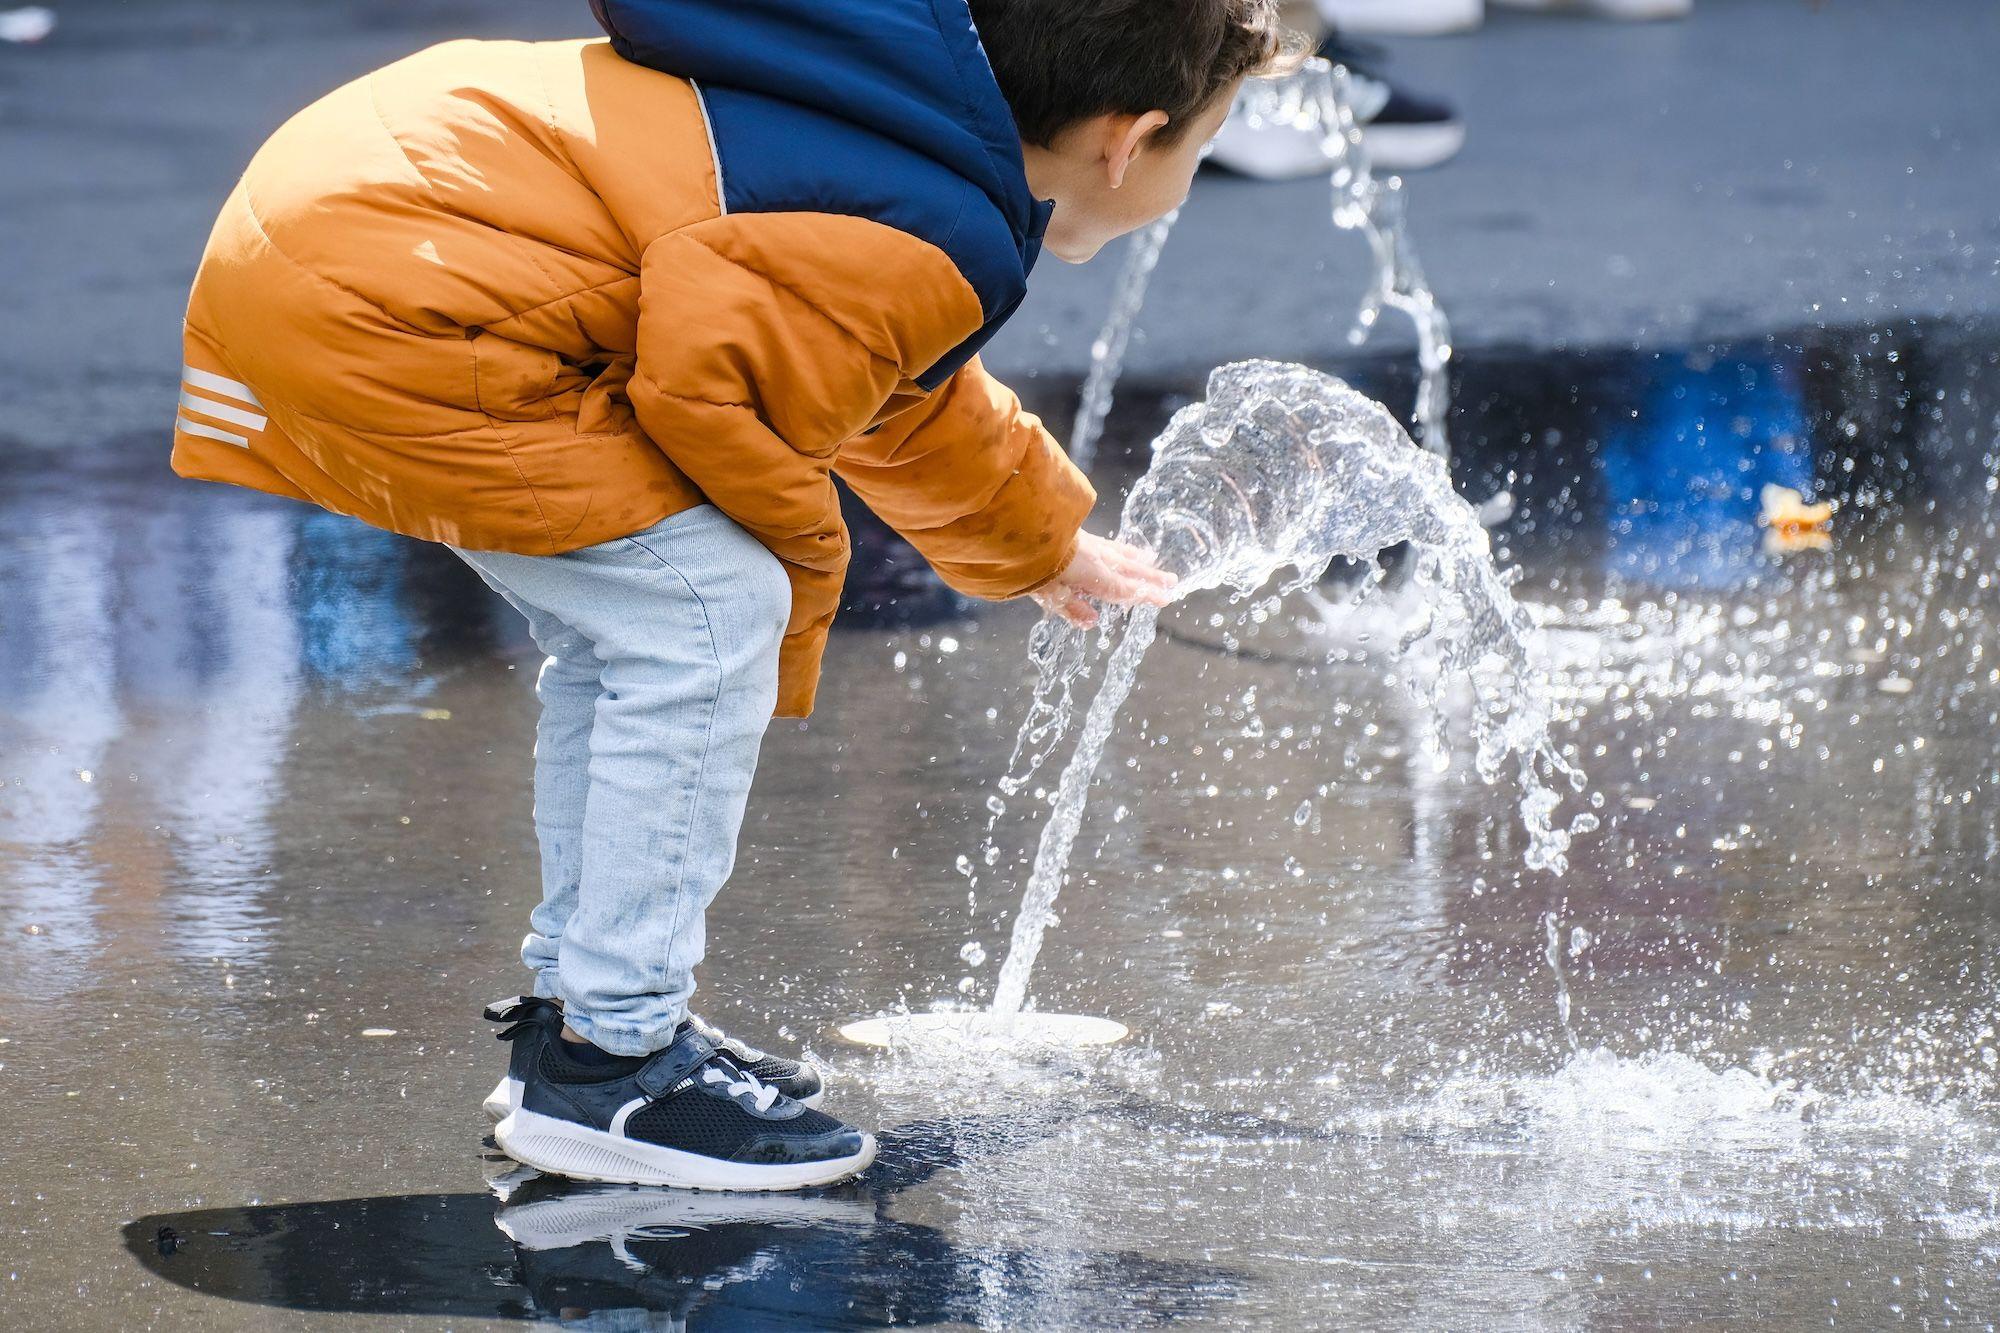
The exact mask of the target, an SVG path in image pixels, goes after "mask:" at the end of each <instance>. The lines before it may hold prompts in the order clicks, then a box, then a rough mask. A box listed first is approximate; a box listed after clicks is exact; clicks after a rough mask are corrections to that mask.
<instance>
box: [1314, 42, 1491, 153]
mask: <svg viewBox="0 0 2000 1333" xmlns="http://www.w3.org/2000/svg"><path fill="white" fill-rule="evenodd" d="M1319 54H1320V55H1321V56H1323V57H1325V58H1326V59H1327V60H1330V61H1332V62H1333V63H1334V64H1336V65H1341V66H1344V67H1345V68H1346V70H1347V95H1348V100H1349V102H1350V104H1351V105H1352V106H1353V109H1354V121H1355V124H1357V125H1359V126H1360V127H1361V146H1362V148H1364V149H1365V150H1367V153H1368V162H1369V165H1371V166H1373V167H1374V168H1376V169H1377V170H1379V171H1422V170H1423V169H1424V168H1425V167H1434V166H1437V165H1438V164H1439V163H1440V162H1444V161H1447V160H1448V159H1450V158H1452V157H1455V156H1456V155H1457V154H1458V150H1459V149H1461V148H1463V147H1465V122H1464V121H1463V120H1461V119H1459V115H1458V112H1457V111H1455V110H1453V109H1452V107H1451V105H1450V104H1449V103H1447V102H1443V101H1440V100H1439V99H1437V98H1435V97H1426V96H1424V95H1423V94H1422V93H1413V92H1411V91H1410V90H1409V89H1407V88H1403V87H1399V86H1398V85H1396V84H1393V83H1391V82H1389V80H1388V79H1386V78H1384V77H1383V76H1382V74H1381V70H1380V61H1381V59H1382V53H1381V51H1380V50H1379V49H1377V48H1374V47H1370V46H1366V45H1363V44H1361V43H1356V42H1345V41H1342V40H1341V39H1340V38H1339V37H1337V36H1330V37H1328V38H1327V39H1326V41H1324V42H1323V43H1321V44H1320V48H1319Z"/></svg>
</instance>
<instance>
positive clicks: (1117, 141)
mask: <svg viewBox="0 0 2000 1333" xmlns="http://www.w3.org/2000/svg"><path fill="white" fill-rule="evenodd" d="M1168 119H1169V118H1168V116H1167V113H1166V112H1164V111H1148V112H1146V113H1144V114H1143V115H1137V116H1113V117H1111V124H1110V126H1109V127H1108V128H1109V130H1110V133H1109V134H1108V135H1107V136H1106V143H1105V148H1104V179H1105V180H1106V182H1107V183H1109V184H1110V186H1111V188H1112V189H1114V190H1115V189H1117V188H1118V187H1119V186H1121V185H1123V184H1124V183H1125V172H1126V169H1127V168H1129V167H1130V166H1131V165H1132V162H1133V159H1135V158H1137V157H1138V156H1139V153H1140V150H1142V149H1143V148H1145V146H1146V140H1148V139H1150V138H1151V137H1152V136H1153V135H1155V134H1158V133H1159V132H1160V131H1161V130H1162V129H1165V128H1166V124H1167V120H1168Z"/></svg>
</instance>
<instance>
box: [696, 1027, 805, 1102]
mask: <svg viewBox="0 0 2000 1333" xmlns="http://www.w3.org/2000/svg"><path fill="white" fill-rule="evenodd" d="M687 1021H688V1025H689V1026H690V1027H692V1028H693V1029H694V1030H695V1031H696V1032H699V1033H700V1034H701V1035H702V1036H704V1037H707V1038H708V1039H709V1041H710V1042H712V1043H713V1044H714V1046H715V1048H716V1049H717V1050H719V1051H721V1052H722V1053H723V1054H724V1055H726V1056H728V1057H729V1058H730V1059H731V1060H733V1061H735V1062H736V1065H737V1067H738V1068H739V1069H741V1070H742V1071H743V1072H744V1073H746V1074H749V1075H750V1076H751V1077H753V1078H755V1079H756V1080H757V1081H758V1082H759V1083H769V1084H770V1085H771V1086H772V1087H774V1088H776V1089H777V1090H778V1091H779V1092H781V1093H783V1094H784V1095H785V1096H787V1097H790V1098H791V1099H792V1100H793V1101H795V1102H804V1103H805V1104H806V1105H807V1106H818V1105H819V1104H820V1101H821V1100H822V1099H823V1098H824V1097H825V1096H826V1084H825V1083H824V1081H822V1080H821V1078H820V1076H819V1071H818V1070H817V1069H814V1068H813V1067H812V1066H811V1065H809V1064H807V1063H806V1062H805V1061H803V1060H787V1059H786V1058H785V1057H784V1056H782V1055H772V1054H770V1053H769V1052H768V1051H760V1050H758V1049H757V1048H756V1047H755V1046H752V1045H751V1044H750V1043H749V1042H746V1041H739V1040H737V1039H736V1038H735V1037H732V1036H730V1035H729V1034H728V1033H726V1032H724V1031H723V1030H722V1029H721V1028H719V1027H717V1026H715V1024H713V1023H711V1022H709V1021H708V1020H707V1019H705V1018H703V1017H702V1016H701V1015H700V1014H689V1015H688V1020H687Z"/></svg>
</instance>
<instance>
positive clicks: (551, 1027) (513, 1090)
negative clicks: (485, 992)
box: [480, 995, 563, 1120]
mask: <svg viewBox="0 0 2000 1333" xmlns="http://www.w3.org/2000/svg"><path fill="white" fill-rule="evenodd" d="M484 1013H485V1017H486V1021H487V1022H489V1023H505V1024H506V1025H507V1026H505V1027H503V1028H502V1029H500V1031H499V1032H497V1033H495V1034H494V1035H495V1036H497V1037H498V1038H499V1039H500V1040H501V1041H505V1042H512V1043H513V1046H512V1048H511V1049H510V1050H509V1051H508V1052H507V1073H506V1075H505V1076H504V1077H502V1078H501V1080H500V1081H499V1082H498V1083H495V1084H494V1085H493V1091H491V1092H489V1093H487V1094H486V1100H485V1101H484V1102H481V1103H480V1109H481V1110H483V1111H485V1112H486V1114H487V1116H488V1117H490V1118H491V1119H494V1120H503V1119H505V1118H506V1117H507V1115H508V1113H509V1112H511V1111H512V1110H513V1109H514V1108H515V1107H516V1106H519V1105H520V1104H521V1083H522V1081H523V1080H524V1079H526V1078H527V1076H528V1070H530V1069H532V1068H534V1065H535V1061H537V1060H539V1059H540V1058H541V1055H542V1043H543V1041H545V1040H547V1039H548V1038H551V1037H554V1036H556V1035H557V1034H558V1033H560V1032H561V1031H562V1021H563V1019H562V1006H561V1005H560V1004H557V1003H556V1002H555V1001H554V1000H545V999H543V998H542V997H541V996H539V995H516V996H513V997H512V998H510V999H505V1000H496V1001H494V1002H493V1003H492V1004H489V1005H487V1006H486V1008H485V1010H484Z"/></svg>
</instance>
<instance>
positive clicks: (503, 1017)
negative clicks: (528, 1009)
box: [479, 995, 528, 1023]
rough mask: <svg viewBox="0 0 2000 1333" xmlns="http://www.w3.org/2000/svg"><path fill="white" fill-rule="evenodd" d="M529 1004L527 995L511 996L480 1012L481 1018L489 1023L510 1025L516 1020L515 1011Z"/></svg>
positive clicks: (496, 1001)
mask: <svg viewBox="0 0 2000 1333" xmlns="http://www.w3.org/2000/svg"><path fill="white" fill-rule="evenodd" d="M527 1002H528V997H527V996H525V995H509V996H508V997H507V998H506V999H504V1000H495V1001H494V1002H493V1003H491V1004H489V1005H487V1006H486V1007H485V1008H484V1009H482V1010H480V1011H479V1012H480V1016H481V1017H483V1018H484V1019H485V1020H486V1021H487V1022H489V1023H508V1022H512V1021H513V1018H514V1011H515V1010H516V1009H519V1008H520V1007H521V1006H522V1005H524V1004H526V1003H527Z"/></svg>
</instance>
